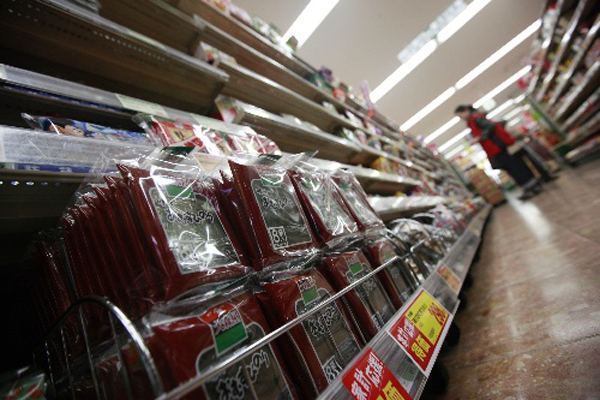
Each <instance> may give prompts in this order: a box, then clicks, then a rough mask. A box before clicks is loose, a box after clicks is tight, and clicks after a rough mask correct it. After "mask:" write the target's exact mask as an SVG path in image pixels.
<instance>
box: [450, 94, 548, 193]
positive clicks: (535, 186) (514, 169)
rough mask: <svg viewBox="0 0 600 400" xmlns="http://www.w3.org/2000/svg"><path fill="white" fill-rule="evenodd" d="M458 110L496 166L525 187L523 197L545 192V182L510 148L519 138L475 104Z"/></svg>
mask: <svg viewBox="0 0 600 400" xmlns="http://www.w3.org/2000/svg"><path fill="white" fill-rule="evenodd" d="M454 113H455V114H456V115H458V116H459V117H460V118H461V119H462V120H463V121H465V122H466V123H467V125H468V127H469V128H471V136H472V138H473V142H475V143H479V144H480V145H481V147H483V150H484V151H485V152H486V154H487V156H488V159H489V160H490V164H492V167H493V168H495V169H503V170H505V171H506V172H507V173H508V174H509V175H510V176H511V177H512V178H513V179H514V180H515V181H516V182H517V184H518V185H519V186H521V188H522V189H523V194H522V195H521V196H520V197H519V199H521V200H527V199H530V198H532V197H533V196H535V195H537V194H539V193H540V192H541V191H542V187H541V185H540V184H539V182H538V181H537V179H536V178H535V176H534V175H533V173H532V172H531V170H530V169H529V167H528V166H527V164H525V162H524V161H523V159H522V158H521V157H517V156H514V155H512V154H511V152H510V151H509V147H510V146H512V145H514V144H515V139H513V138H512V137H511V136H510V135H509V134H508V132H506V130H505V129H504V127H503V126H502V125H501V124H500V123H498V122H494V121H490V120H488V119H487V118H486V116H485V114H484V113H481V112H479V111H477V110H476V109H475V108H474V107H473V106H471V105H460V106H458V107H456V110H454Z"/></svg>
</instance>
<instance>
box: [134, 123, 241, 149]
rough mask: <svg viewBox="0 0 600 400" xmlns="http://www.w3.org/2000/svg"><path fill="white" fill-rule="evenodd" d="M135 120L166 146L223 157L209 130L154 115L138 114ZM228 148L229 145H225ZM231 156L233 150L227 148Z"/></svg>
mask: <svg viewBox="0 0 600 400" xmlns="http://www.w3.org/2000/svg"><path fill="white" fill-rule="evenodd" d="M135 119H136V120H137V121H138V122H139V123H140V125H142V127H143V128H144V129H145V130H146V131H147V133H148V134H150V135H153V136H154V137H155V138H156V139H157V140H158V141H159V142H160V143H162V144H163V145H164V146H187V147H195V148H196V151H198V152H200V153H208V154H217V155H221V154H223V152H222V151H221V150H219V146H217V145H216V143H214V142H213V141H212V140H211V138H209V137H208V136H207V134H206V133H207V132H208V131H209V130H207V129H204V128H202V127H200V126H198V125H192V124H186V123H182V122H179V121H174V120H172V119H167V118H163V117H157V116H153V115H145V114H138V115H137V116H136V117H135ZM224 145H225V146H227V144H224ZM227 150H228V152H227V153H225V154H229V152H231V149H229V147H227Z"/></svg>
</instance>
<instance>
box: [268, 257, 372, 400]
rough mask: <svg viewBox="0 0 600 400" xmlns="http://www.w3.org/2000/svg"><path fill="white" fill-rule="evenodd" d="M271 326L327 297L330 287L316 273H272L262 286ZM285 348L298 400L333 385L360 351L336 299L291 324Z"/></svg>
mask: <svg viewBox="0 0 600 400" xmlns="http://www.w3.org/2000/svg"><path fill="white" fill-rule="evenodd" d="M263 285H264V289H265V292H266V298H267V300H266V301H267V304H266V306H267V307H269V310H271V312H272V313H273V314H275V318H272V319H271V321H272V323H278V324H279V325H283V324H285V323H287V322H289V321H291V320H293V319H294V318H296V317H298V316H300V315H302V314H304V313H305V312H307V311H308V310H310V309H312V308H313V307H314V306H315V305H317V304H318V303H320V302H322V301H324V300H326V299H327V298H329V297H330V296H331V295H332V294H333V293H334V290H333V288H332V287H331V286H330V285H329V283H328V282H327V280H325V278H324V277H323V276H322V275H321V274H320V273H319V272H318V271H316V270H314V269H308V270H304V271H301V272H296V273H275V274H274V276H272V277H271V279H270V280H269V281H267V282H265V283H264V284H263ZM283 343H287V344H288V345H287V346H285V347H282V350H284V349H285V353H284V354H285V357H286V360H288V361H289V363H290V370H291V371H292V372H293V373H294V377H295V378H296V380H297V381H298V382H299V385H298V387H299V388H300V389H301V390H302V394H303V396H304V398H314V397H316V395H317V394H318V393H320V392H322V391H323V390H324V389H325V388H326V387H327V385H328V384H329V383H331V382H333V381H334V380H335V379H336V378H337V377H338V376H339V374H340V372H342V370H343V369H344V367H345V366H346V365H347V364H348V363H349V362H350V361H351V360H352V359H353V358H354V357H355V356H356V355H358V353H359V352H360V349H361V343H360V341H359V339H358V338H357V336H356V333H355V327H354V326H353V325H352V324H351V322H350V320H349V319H348V315H347V311H346V310H345V309H344V305H343V303H342V302H341V301H336V302H334V303H332V304H330V305H329V306H326V307H325V308H324V309H322V310H320V311H317V312H316V313H315V314H314V315H313V316H311V317H309V318H308V319H306V320H305V321H303V322H302V323H301V324H300V325H297V326H295V327H294V328H292V329H291V330H290V331H289V334H288V336H287V341H285V339H284V342H283Z"/></svg>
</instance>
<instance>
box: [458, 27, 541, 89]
mask: <svg viewBox="0 0 600 400" xmlns="http://www.w3.org/2000/svg"><path fill="white" fill-rule="evenodd" d="M541 25H542V21H541V20H540V19H538V20H537V21H535V22H534V23H533V24H531V25H529V26H528V27H527V28H525V30H524V31H523V32H521V33H519V34H518V35H517V36H515V37H514V38H512V39H511V40H510V41H509V42H508V43H506V44H505V45H504V46H502V47H501V48H500V49H498V50H497V51H496V52H495V53H494V54H492V55H491V56H489V57H488V58H487V59H485V61H483V62H482V63H481V64H479V65H478V66H476V67H475V68H473V69H472V70H471V72H469V73H468V74H466V75H465V76H463V77H462V78H460V79H459V80H458V82H456V88H457V89H462V88H463V87H465V86H467V85H468V84H469V83H470V82H471V81H473V79H475V78H477V77H478V76H479V75H481V74H482V73H483V72H484V71H485V70H487V69H488V68H489V67H491V66H492V65H494V64H495V63H496V62H497V61H498V60H500V59H501V58H502V57H504V56H505V55H507V54H508V53H510V52H511V51H512V50H513V49H514V48H515V47H517V46H518V45H519V44H521V43H522V42H523V41H524V40H525V39H527V38H528V37H529V36H531V35H533V34H534V33H535V32H536V31H537V30H538V29H539V28H540V26H541Z"/></svg>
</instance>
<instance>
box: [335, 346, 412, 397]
mask: <svg viewBox="0 0 600 400" xmlns="http://www.w3.org/2000/svg"><path fill="white" fill-rule="evenodd" d="M342 382H343V383H344V386H345V387H346V389H348V392H350V395H351V396H352V398H353V399H355V400H412V398H411V397H410V395H409V394H408V392H407V391H406V390H405V389H404V387H402V385H401V384H400V382H398V379H396V377H395V376H394V374H392V372H391V371H390V370H389V368H387V367H386V366H385V364H384V363H383V361H382V360H381V359H380V358H379V357H378V356H377V354H375V352H374V351H373V350H372V349H370V348H367V349H366V351H365V352H364V354H363V355H362V356H361V357H360V358H359V359H358V360H357V361H356V363H354V365H353V366H352V367H351V368H350V369H349V370H348V372H346V373H345V374H344V376H343V377H342Z"/></svg>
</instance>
